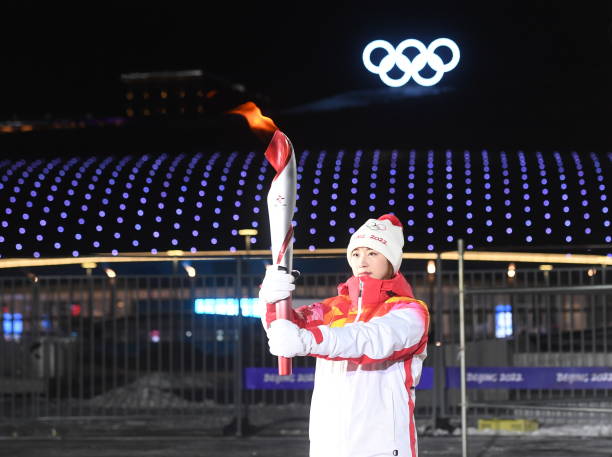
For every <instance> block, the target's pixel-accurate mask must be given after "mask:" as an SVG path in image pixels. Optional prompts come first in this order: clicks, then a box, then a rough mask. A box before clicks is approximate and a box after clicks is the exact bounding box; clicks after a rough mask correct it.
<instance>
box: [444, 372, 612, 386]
mask: <svg viewBox="0 0 612 457" xmlns="http://www.w3.org/2000/svg"><path fill="white" fill-rule="evenodd" d="M466 378H467V379H466V382H467V388H468V389H559V390H566V389H612V368H608V367H471V368H468V370H467V373H466ZM460 382H461V379H460V370H459V367H448V368H447V369H446V387H447V388H450V389H453V388H457V389H458V388H459V387H460Z"/></svg>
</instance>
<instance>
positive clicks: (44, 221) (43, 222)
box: [40, 219, 47, 227]
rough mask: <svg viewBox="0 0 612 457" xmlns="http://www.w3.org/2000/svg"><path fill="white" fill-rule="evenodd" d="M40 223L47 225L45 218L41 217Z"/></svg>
mask: <svg viewBox="0 0 612 457" xmlns="http://www.w3.org/2000/svg"><path fill="white" fill-rule="evenodd" d="M40 225H41V226H43V227H44V226H45V225H47V221H46V220H44V219H41V220H40Z"/></svg>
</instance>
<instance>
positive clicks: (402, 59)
mask: <svg viewBox="0 0 612 457" xmlns="http://www.w3.org/2000/svg"><path fill="white" fill-rule="evenodd" d="M440 46H446V47H447V48H449V49H450V50H451V53H452V57H451V60H450V61H449V62H448V63H444V62H443V61H442V59H441V58H440V56H439V55H437V54H436V53H435V51H436V49H438V48H439V47H440ZM378 48H382V49H384V50H385V51H386V52H387V55H386V56H385V57H383V58H382V60H381V61H380V63H379V64H378V65H375V64H373V63H372V60H371V55H372V52H373V51H374V50H375V49H378ZM408 48H416V49H417V50H418V51H419V54H417V56H416V57H415V58H414V59H412V60H410V59H409V58H408V57H406V56H405V55H404V54H403V52H404V51H405V50H406V49H408ZM459 57H460V54H459V47H458V46H457V45H456V44H455V42H454V41H452V40H450V39H448V38H438V39H437V40H434V41H432V42H431V43H430V45H429V46H427V47H425V45H424V44H423V43H421V42H420V41H419V40H415V39H413V38H410V39H408V40H404V41H402V42H401V43H400V44H398V45H397V47H396V48H393V45H391V43H389V42H388V41H385V40H374V41H372V42H371V43H369V44H368V45H367V46H366V47H365V49H364V50H363V55H362V59H363V64H364V65H365V67H366V68H367V69H368V70H369V71H371V72H372V73H374V74H377V75H379V76H380V79H381V80H382V82H383V83H385V84H386V85H387V86H390V87H401V86H403V85H404V84H406V83H407V82H408V81H410V78H413V79H414V81H415V82H416V83H417V84H420V85H421V86H433V85H434V84H437V83H438V82H440V80H441V79H442V76H444V73H446V72H447V71H451V70H452V69H453V68H455V67H456V66H457V64H458V63H459ZM396 65H397V67H398V68H399V69H400V70H402V71H403V72H404V75H403V76H402V77H400V78H397V79H394V78H391V77H390V76H389V72H390V71H391V70H392V69H393V67H395V66H396ZM426 65H429V66H430V67H431V68H432V69H433V70H434V71H435V72H436V74H435V75H433V76H431V77H429V78H424V77H422V76H421V75H420V74H419V72H420V71H421V70H422V69H423V68H425V66H426Z"/></svg>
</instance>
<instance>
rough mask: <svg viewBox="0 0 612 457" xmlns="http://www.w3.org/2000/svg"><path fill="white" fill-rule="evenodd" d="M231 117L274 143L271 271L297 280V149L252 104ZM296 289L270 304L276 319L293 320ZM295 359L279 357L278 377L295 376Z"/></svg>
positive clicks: (270, 196) (271, 155)
mask: <svg viewBox="0 0 612 457" xmlns="http://www.w3.org/2000/svg"><path fill="white" fill-rule="evenodd" d="M230 113H237V114H241V115H243V116H244V117H245V118H246V119H247V121H248V123H249V126H250V127H251V130H253V132H254V133H255V134H257V135H258V136H259V137H260V138H262V139H267V138H269V136H270V135H272V138H271V139H270V142H269V144H268V147H267V149H266V152H265V156H266V159H268V162H270V164H271V165H272V167H274V170H276V175H275V176H274V179H273V180H272V184H271V185H270V190H269V191H268V198H267V203H268V217H269V221H270V241H271V243H272V261H273V265H271V266H270V267H269V269H271V270H274V271H275V274H276V275H277V276H278V275H280V276H281V277H282V276H283V275H288V276H291V277H292V278H293V275H292V273H294V272H293V270H292V264H293V224H292V220H293V212H294V210H295V195H296V184H297V181H296V170H295V154H294V151H293V145H292V144H291V141H290V140H289V138H287V135H285V134H284V133H283V132H281V131H280V130H279V129H278V127H276V125H275V124H274V122H273V121H272V119H270V118H269V117H265V116H262V114H261V111H260V110H259V108H257V106H256V105H255V104H254V103H252V102H247V103H245V104H243V105H240V106H239V107H237V108H236V109H234V110H232V111H230ZM294 289H295V286H294V285H293V281H291V286H290V290H287V292H288V295H285V294H283V297H280V298H279V299H276V300H274V297H271V299H270V300H271V301H269V302H268V303H270V304H273V305H274V307H275V311H276V316H278V318H279V319H291V311H292V305H291V291H292V290H294ZM291 371H292V370H291V359H290V358H287V357H282V356H279V357H278V374H279V375H281V376H286V375H290V374H291Z"/></svg>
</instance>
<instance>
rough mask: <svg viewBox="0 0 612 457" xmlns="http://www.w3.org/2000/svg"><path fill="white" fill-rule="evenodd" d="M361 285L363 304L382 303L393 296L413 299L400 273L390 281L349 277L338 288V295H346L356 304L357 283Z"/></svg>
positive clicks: (367, 277) (365, 277)
mask: <svg viewBox="0 0 612 457" xmlns="http://www.w3.org/2000/svg"><path fill="white" fill-rule="evenodd" d="M360 282H361V283H362V291H361V297H362V302H363V303H367V304H370V303H372V304H373V303H384V302H385V301H387V300H388V299H389V298H391V297H394V296H400V297H410V298H414V295H413V293H412V287H411V286H410V284H409V283H408V281H407V280H406V278H404V276H403V275H402V274H401V273H399V272H398V273H396V275H395V276H393V277H392V278H391V279H374V278H371V277H370V276H363V277H359V278H358V277H357V276H351V277H350V278H349V279H348V280H347V281H346V282H344V283H342V284H340V285H339V286H338V294H339V295H348V296H349V297H350V298H351V303H353V304H356V303H357V299H358V298H359V283H360Z"/></svg>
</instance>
